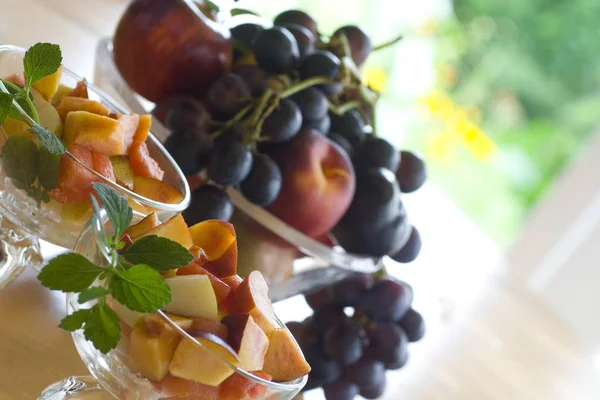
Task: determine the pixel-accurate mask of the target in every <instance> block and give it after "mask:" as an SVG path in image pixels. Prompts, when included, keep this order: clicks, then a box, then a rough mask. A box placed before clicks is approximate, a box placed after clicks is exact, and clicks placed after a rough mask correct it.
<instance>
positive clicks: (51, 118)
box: [31, 89, 63, 137]
mask: <svg viewBox="0 0 600 400" xmlns="http://www.w3.org/2000/svg"><path fill="white" fill-rule="evenodd" d="M31 96H32V97H33V104H34V105H35V110H36V111H37V113H38V118H39V120H40V125H42V126H43V127H44V128H46V129H48V130H49V131H50V132H52V133H54V134H55V135H56V136H58V137H61V135H62V131H63V124H62V121H61V119H60V117H59V115H58V112H56V108H54V106H53V105H52V104H50V103H48V100H46V99H45V98H44V97H43V96H42V95H41V94H40V93H39V92H38V91H37V90H35V89H31Z"/></svg>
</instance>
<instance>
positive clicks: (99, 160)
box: [92, 151, 115, 182]
mask: <svg viewBox="0 0 600 400" xmlns="http://www.w3.org/2000/svg"><path fill="white" fill-rule="evenodd" d="M92 163H93V165H94V170H95V171H96V172H98V173H99V174H100V175H102V176H103V177H105V178H106V179H108V180H111V181H113V182H114V181H115V173H114V172H113V167H112V163H111V162H110V158H108V156H105V155H104V154H102V153H98V152H95V151H92Z"/></svg>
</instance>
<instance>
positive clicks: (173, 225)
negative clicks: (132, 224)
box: [138, 214, 194, 249]
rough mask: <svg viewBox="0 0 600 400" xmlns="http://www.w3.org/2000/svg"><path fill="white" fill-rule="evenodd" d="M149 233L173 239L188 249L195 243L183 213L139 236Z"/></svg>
mask: <svg viewBox="0 0 600 400" xmlns="http://www.w3.org/2000/svg"><path fill="white" fill-rule="evenodd" d="M149 235H156V236H160V237H164V238H167V239H171V240H172V241H174V242H177V243H179V244H180V245H182V246H183V247H185V248H186V249H189V248H190V247H192V246H193V245H194V243H193V242H192V236H191V235H190V231H189V230H188V228H187V224H186V223H185V220H184V219H183V217H182V216H181V214H177V215H176V216H174V217H173V218H171V219H169V220H167V221H166V222H164V223H162V224H160V225H158V226H157V227H156V228H153V229H150V230H149V231H147V232H146V233H144V234H142V235H141V236H138V238H140V237H144V236H149Z"/></svg>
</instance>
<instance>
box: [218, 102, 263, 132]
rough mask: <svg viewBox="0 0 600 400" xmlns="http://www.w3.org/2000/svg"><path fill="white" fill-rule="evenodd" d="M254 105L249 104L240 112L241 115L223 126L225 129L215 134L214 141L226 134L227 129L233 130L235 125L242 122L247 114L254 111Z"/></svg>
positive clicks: (237, 115)
mask: <svg viewBox="0 0 600 400" xmlns="http://www.w3.org/2000/svg"><path fill="white" fill-rule="evenodd" d="M253 105H254V104H248V105H247V106H246V107H244V109H242V111H240V112H239V113H237V114H236V115H235V116H234V117H233V118H231V119H230V120H229V121H227V122H226V123H225V125H223V127H222V128H221V129H219V130H218V131H216V132H215V133H213V134H212V135H211V136H212V138H213V139H216V138H218V137H219V136H220V135H221V134H223V132H225V131H226V130H227V129H229V128H231V127H232V126H233V124H235V123H236V122H238V121H241V120H242V119H243V118H244V117H245V116H246V114H247V113H248V111H250V110H251V109H252V106H253Z"/></svg>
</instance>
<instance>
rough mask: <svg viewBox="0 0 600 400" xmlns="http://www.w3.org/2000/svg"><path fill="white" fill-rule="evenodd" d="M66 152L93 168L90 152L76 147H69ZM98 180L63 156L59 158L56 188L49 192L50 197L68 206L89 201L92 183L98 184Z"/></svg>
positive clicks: (82, 167)
mask: <svg viewBox="0 0 600 400" xmlns="http://www.w3.org/2000/svg"><path fill="white" fill-rule="evenodd" d="M67 150H68V151H69V153H71V154H72V155H73V156H75V157H76V158H77V159H78V160H79V161H81V162H83V163H84V164H86V165H87V166H89V167H90V168H93V166H94V161H93V159H92V152H91V151H90V150H89V149H87V148H85V147H83V146H78V145H70V146H69V147H68V148H67ZM99 181H100V178H98V177H97V176H96V175H94V174H93V173H92V172H91V171H90V170H89V169H87V168H86V167H85V166H83V165H81V164H80V163H78V162H77V161H75V160H73V159H72V158H71V157H69V155H68V154H63V155H62V156H61V158H60V170H59V173H58V187H57V188H56V189H54V190H52V191H51V192H50V197H52V198H53V199H54V200H56V201H58V202H59V203H63V204H70V203H79V202H81V201H86V200H89V195H90V193H92V191H93V187H92V183H94V182H99Z"/></svg>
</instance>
